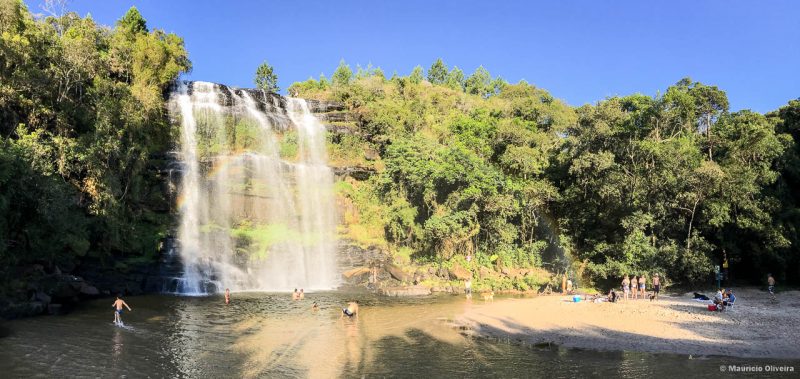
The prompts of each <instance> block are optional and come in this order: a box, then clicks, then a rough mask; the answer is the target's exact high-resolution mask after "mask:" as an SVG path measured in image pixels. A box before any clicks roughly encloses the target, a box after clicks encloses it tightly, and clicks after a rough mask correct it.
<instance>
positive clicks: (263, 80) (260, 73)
mask: <svg viewBox="0 0 800 379" xmlns="http://www.w3.org/2000/svg"><path fill="white" fill-rule="evenodd" d="M253 80H254V81H255V83H256V87H257V88H260V89H262V90H264V91H266V92H273V93H277V92H279V91H280V88H278V75H277V74H275V70H274V69H273V68H272V66H270V65H269V63H267V62H266V61H264V63H261V64H260V65H259V66H258V68H257V69H256V76H255V79H253Z"/></svg>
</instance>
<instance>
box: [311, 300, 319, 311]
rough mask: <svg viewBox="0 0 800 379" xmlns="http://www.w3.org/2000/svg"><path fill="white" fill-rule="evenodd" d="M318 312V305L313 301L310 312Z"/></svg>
mask: <svg viewBox="0 0 800 379" xmlns="http://www.w3.org/2000/svg"><path fill="white" fill-rule="evenodd" d="M318 310H319V305H317V302H316V301H315V302H314V304H311V311H312V312H316V311H318Z"/></svg>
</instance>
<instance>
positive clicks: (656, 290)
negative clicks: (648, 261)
mask: <svg viewBox="0 0 800 379" xmlns="http://www.w3.org/2000/svg"><path fill="white" fill-rule="evenodd" d="M660 291H661V279H659V277H658V274H657V273H656V274H655V275H653V300H658V293H659V292H660Z"/></svg>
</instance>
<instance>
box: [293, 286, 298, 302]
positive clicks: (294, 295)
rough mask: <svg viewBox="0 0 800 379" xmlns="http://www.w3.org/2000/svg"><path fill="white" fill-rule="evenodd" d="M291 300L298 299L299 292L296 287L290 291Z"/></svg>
mask: <svg viewBox="0 0 800 379" xmlns="http://www.w3.org/2000/svg"><path fill="white" fill-rule="evenodd" d="M292 300H300V293H299V292H297V288H295V289H294V292H292Z"/></svg>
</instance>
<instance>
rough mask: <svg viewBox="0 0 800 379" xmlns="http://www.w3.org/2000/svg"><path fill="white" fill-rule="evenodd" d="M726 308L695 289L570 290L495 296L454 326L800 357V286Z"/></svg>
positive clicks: (478, 331)
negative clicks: (653, 294)
mask: <svg viewBox="0 0 800 379" xmlns="http://www.w3.org/2000/svg"><path fill="white" fill-rule="evenodd" d="M735 293H736V295H737V300H736V301H737V303H736V305H735V306H734V307H732V308H731V309H729V310H726V311H725V312H711V311H708V310H707V308H706V304H704V303H700V302H696V301H694V300H692V299H691V296H690V294H684V295H672V296H662V297H661V298H660V299H659V300H658V301H654V302H651V301H648V300H642V299H639V300H629V301H627V302H620V303H607V302H604V303H591V302H586V301H581V302H579V303H573V302H571V301H568V300H567V299H568V297H569V298H571V296H562V295H557V296H539V297H535V298H523V299H513V298H512V299H498V300H497V301H496V302H489V303H484V302H483V301H482V300H473V306H472V307H470V308H469V309H467V310H466V311H465V312H464V313H463V314H462V315H461V316H459V317H457V318H456V320H454V321H455V324H456V325H457V327H459V328H461V329H463V330H466V331H469V332H468V333H471V334H473V335H474V336H478V337H489V338H499V339H507V340H509V341H515V342H519V343H525V344H530V345H542V344H554V345H557V346H562V347H565V348H571V349H588V350H600V351H636V352H644V353H669V354H681V355H691V356H727V357H740V358H773V359H800V344H798V343H797V341H800V312H798V310H800V291H787V292H783V293H779V294H778V300H779V302H778V303H777V304H771V303H769V300H768V299H767V296H766V292H763V291H759V290H755V289H742V290H738V291H736V292H735Z"/></svg>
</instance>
